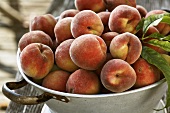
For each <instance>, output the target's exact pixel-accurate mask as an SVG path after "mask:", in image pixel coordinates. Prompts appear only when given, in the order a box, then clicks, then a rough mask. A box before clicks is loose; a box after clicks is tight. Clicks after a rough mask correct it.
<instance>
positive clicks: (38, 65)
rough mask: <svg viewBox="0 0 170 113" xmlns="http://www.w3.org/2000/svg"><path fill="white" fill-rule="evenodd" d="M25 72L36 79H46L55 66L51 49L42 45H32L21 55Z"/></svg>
mask: <svg viewBox="0 0 170 113" xmlns="http://www.w3.org/2000/svg"><path fill="white" fill-rule="evenodd" d="M20 63H21V68H22V70H23V72H24V73H25V74H26V75H27V76H29V77H32V78H34V79H42V78H44V77H45V76H46V75H47V74H48V73H49V72H50V70H51V69H52V67H53V65H54V54H53V51H52V50H51V48H50V47H49V46H47V45H44V44H41V43H31V44H29V45H28V46H26V47H25V48H24V49H23V51H22V52H21V54H20Z"/></svg>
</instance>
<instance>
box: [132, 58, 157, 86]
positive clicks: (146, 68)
mask: <svg viewBox="0 0 170 113" xmlns="http://www.w3.org/2000/svg"><path fill="white" fill-rule="evenodd" d="M132 66H133V68H134V70H135V72H136V76H137V79H136V83H135V85H134V88H140V87H144V86H147V85H150V84H153V83H155V82H157V81H159V80H160V70H159V69H158V68H156V67H155V66H154V65H151V64H149V63H148V62H147V61H146V60H145V59H143V58H139V59H138V60H137V61H136V62H135V63H134V64H133V65H132Z"/></svg>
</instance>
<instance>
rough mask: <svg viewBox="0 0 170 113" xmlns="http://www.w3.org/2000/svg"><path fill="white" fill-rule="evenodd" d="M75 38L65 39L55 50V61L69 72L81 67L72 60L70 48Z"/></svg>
mask: <svg viewBox="0 0 170 113" xmlns="http://www.w3.org/2000/svg"><path fill="white" fill-rule="evenodd" d="M73 41H74V39H67V40H65V41H63V42H62V43H61V44H60V45H59V46H58V47H57V49H56V51H55V62H56V64H57V66H58V67H60V68H61V69H63V70H66V71H68V72H74V71H76V70H77V69H78V68H79V67H78V66H77V65H76V64H75V63H74V62H73V61H72V60H71V58H70V54H69V49H70V46H71V44H72V42H73Z"/></svg>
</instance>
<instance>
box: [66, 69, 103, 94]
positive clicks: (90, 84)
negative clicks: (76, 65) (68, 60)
mask: <svg viewBox="0 0 170 113" xmlns="http://www.w3.org/2000/svg"><path fill="white" fill-rule="evenodd" d="M66 90H67V92H68V93H75V94H97V93H99V92H100V80H99V78H98V76H97V75H96V74H95V73H94V72H93V71H88V70H84V69H78V70H76V71H75V72H73V73H72V74H71V75H70V77H69V79H68V81H67V84H66Z"/></svg>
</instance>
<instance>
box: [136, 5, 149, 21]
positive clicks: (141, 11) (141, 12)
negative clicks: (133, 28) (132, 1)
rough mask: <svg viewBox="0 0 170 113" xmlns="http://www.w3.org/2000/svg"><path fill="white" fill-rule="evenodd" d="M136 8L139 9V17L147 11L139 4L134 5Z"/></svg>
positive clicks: (143, 15)
mask: <svg viewBox="0 0 170 113" xmlns="http://www.w3.org/2000/svg"><path fill="white" fill-rule="evenodd" d="M136 9H137V10H138V11H139V13H140V15H141V18H143V17H145V16H146V14H147V13H148V11H147V10H146V8H145V7H143V6H141V5H136Z"/></svg>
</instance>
